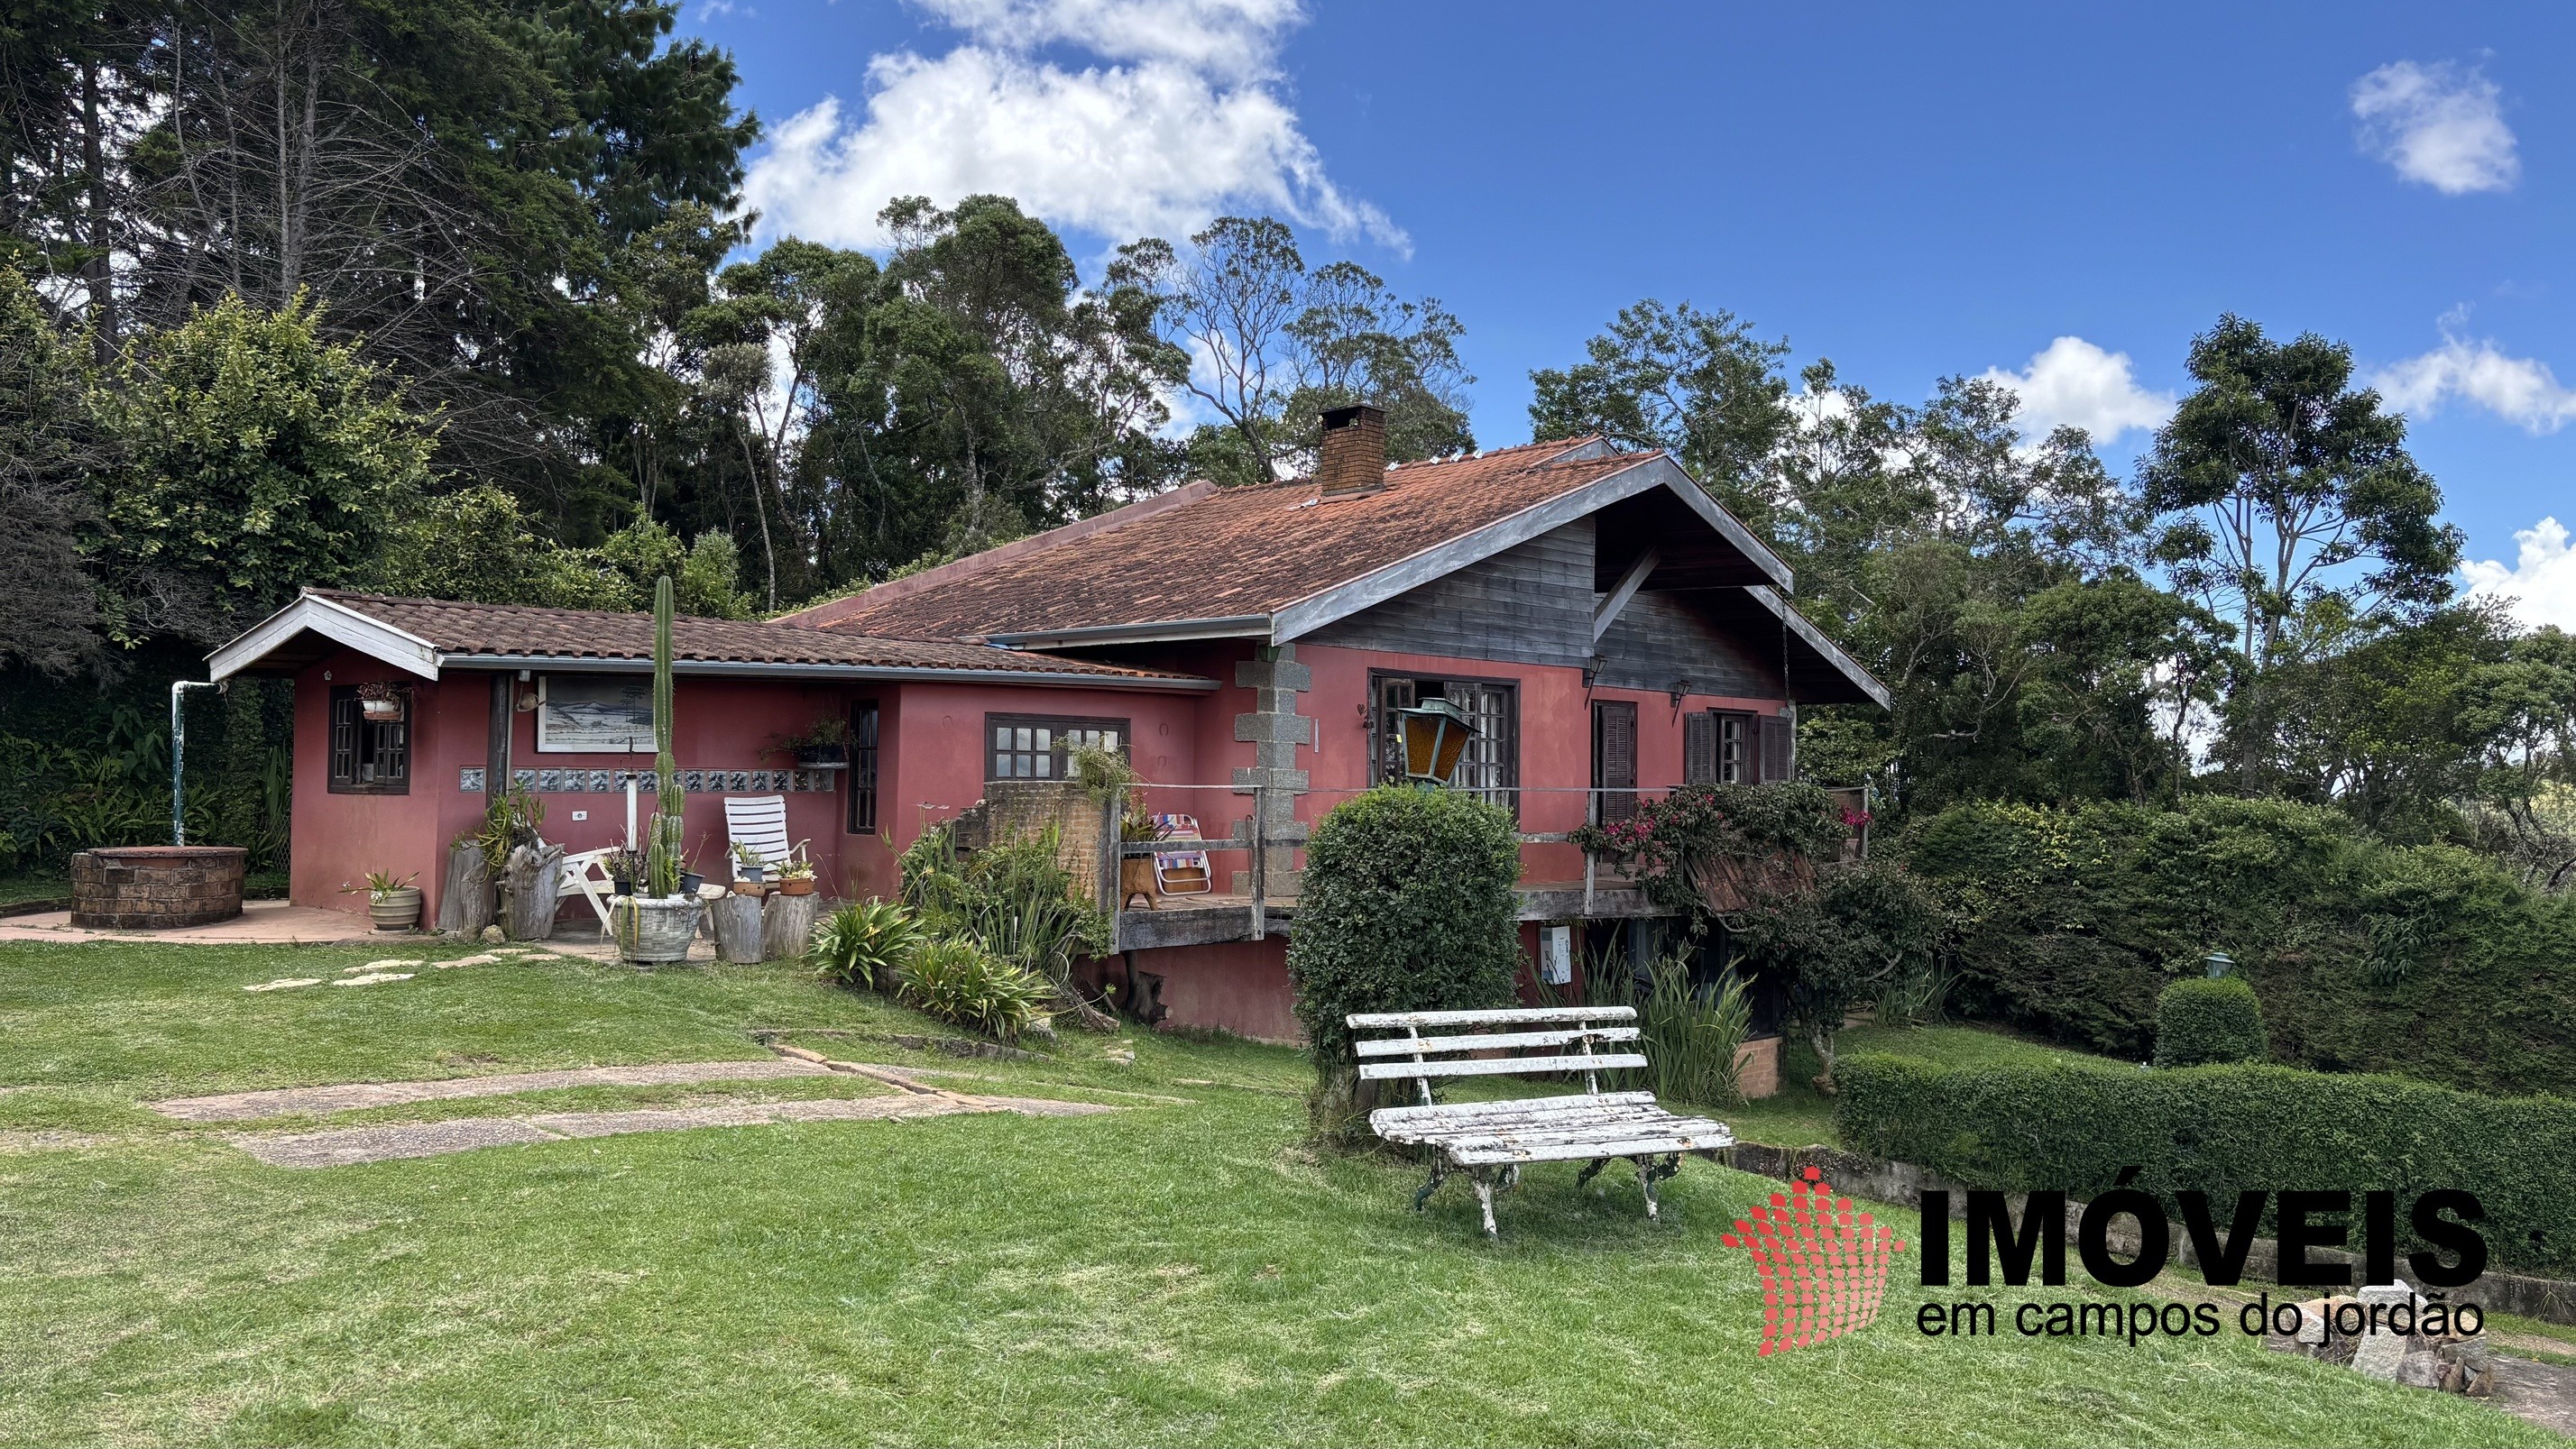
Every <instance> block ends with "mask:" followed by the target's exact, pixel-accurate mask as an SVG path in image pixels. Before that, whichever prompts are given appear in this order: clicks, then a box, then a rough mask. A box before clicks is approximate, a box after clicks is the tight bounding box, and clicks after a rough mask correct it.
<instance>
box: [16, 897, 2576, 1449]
mask: <svg viewBox="0 0 2576 1449" xmlns="http://www.w3.org/2000/svg"><path fill="white" fill-rule="evenodd" d="M370 954H372V953H370V952H366V951H357V950H326V949H304V950H219V949H212V948H159V949H155V948H149V947H134V946H84V947H67V946H20V947H0V1086H5V1087H10V1088H15V1090H9V1091H6V1092H0V1243H5V1244H7V1256H6V1258H5V1260H0V1261H5V1262H6V1264H7V1269H8V1271H6V1272H5V1273H0V1442H8V1443H29V1444H38V1443H41V1444H63V1443H92V1442H115V1443H126V1442H147V1443H163V1442H182V1443H204V1442H223V1443H246V1444H259V1443H329V1444H371V1445H372V1444H413V1443H419V1444H445V1443H460V1442H472V1443H505V1444H519V1443H566V1442H578V1443H602V1444H669V1443H763V1444H771V1443H775V1444H809V1443H853V1442H893V1443H926V1444H946V1443H978V1444H982V1443H1052V1442H1068V1443H1107V1444H1127V1443H1158V1444H1159V1443H1175V1444H1198V1443H1224V1444H1234V1443H1275V1442H1300V1443H1372V1444H1375V1443H1422V1444H1468V1443H1477V1444H1483V1443H1495V1444H1551V1445H1553V1444H1629V1443H1640V1444H1644V1443H1756V1444H1773V1443H1801V1444H1804V1443H1819V1442H1821V1443H1888V1444H1895V1443H1909V1444H1910V1443H1923V1444H2056V1443H2100V1444H2144V1443H2171V1444H2221V1443H2253V1444H2360V1443H2373V1444H2379V1443H2386V1444H2542V1443H2555V1442H2561V1441H2557V1440H2554V1439H2552V1438H2551V1437H2550V1436H2548V1435H2546V1434H2545V1433H2543V1432H2542V1431H2539V1430H2537V1429H2534V1428H2531V1427H2529V1426H2526V1425H2524V1424H2522V1423H2520V1422H2519V1421H2517V1420H2514V1419H2511V1418H2509V1417H2507V1416H2505V1415H2503V1414H2501V1413H2499V1412H2497V1411H2496V1410H2494V1409H2492V1408H2491V1407H2489V1406H2487V1405H2485V1404H2479V1403H2472V1402H2469V1401H2466V1400H2462V1399H2457V1398H2449V1397H2444V1396H2439V1395H2433V1394H2425V1393H2417V1392H2411V1391H2406V1390H2400V1389H2395V1388H2390V1387H2385V1386H2381V1385H2377V1384H2372V1383H2368V1382H2366V1381H2361V1380H2358V1379H2357V1378H2355V1376H2353V1375H2351V1374H2350V1373H2348V1372H2346V1371H2343V1370H2338V1369H2329V1368H2324V1367H2321V1366H2319V1365H2316V1364H2312V1363H2309V1362H2307V1361H2305V1360H2301V1359H2295V1358H2291V1357H2287V1356H2282V1355H2273V1354H2267V1353H2265V1352H2263V1351H2262V1350H2261V1349H2260V1348H2259V1347H2258V1346H2255V1345H2253V1344H2251V1343H2249V1342H2248V1341H2246V1340H2244V1339H2242V1338H2241V1337H2237V1336H2235V1335H2233V1334H2228V1335H2224V1336H2221V1337H2218V1338H2214V1339H2208V1340H2186V1341H2182V1342H2174V1341H2170V1340H2156V1339H2151V1340H2148V1341H2146V1342H2144V1343H2142V1344H2140V1345H2139V1346H2138V1347H2136V1348H2131V1347H2129V1346H2128V1345H2127V1344H2126V1343H2124V1342H2121V1341H2118V1340H2110V1341H2105V1340H2099V1339H2096V1340H2081V1341H2077V1340H2026V1339H2021V1338H2018V1337H2006V1338H2003V1339H1998V1340H1983V1341H1975V1342H1961V1341H1957V1340H1951V1339H1939V1340H1934V1339H1927V1338H1924V1337H1922V1336H1921V1335H1919V1334H1918V1333H1916V1332H1915V1331H1914V1329H1913V1327H1912V1317H1913V1309H1914V1307H1915V1306H1916V1304H1917V1303H1919V1302H1921V1301H1923V1300H1924V1298H1925V1296H1926V1295H1925V1290H1922V1289H1920V1288H1918V1287H1915V1286H1912V1273H1911V1271H1910V1264H1909V1263H1906V1262H1904V1261H1903V1260H1900V1263H1899V1272H1898V1274H1897V1275H1896V1278H1895V1279H1894V1280H1893V1281H1892V1282H1891V1286H1890V1294H1889V1302H1888V1309H1887V1313H1886V1316H1885V1318H1884V1320H1883V1321H1882V1322H1881V1323H1879V1324H1878V1325H1877V1326H1876V1327H1874V1328H1871V1329H1869V1330H1867V1331H1865V1332H1862V1333H1859V1334H1856V1335H1853V1336H1851V1337H1848V1338H1845V1339H1841V1340H1837V1341H1835V1342H1833V1343H1830V1344H1827V1345H1824V1346H1821V1347H1817V1348H1812V1349H1807V1350H1803V1351H1799V1352H1794V1353H1789V1354H1785V1355H1781V1356H1778V1357H1775V1358H1771V1359H1757V1358H1756V1357H1755V1355H1754V1353H1753V1348H1754V1345H1755V1343H1756V1340H1757V1333H1758V1324H1759V1316H1760V1295H1759V1292H1758V1289H1757V1288H1756V1286H1755V1278H1754V1276H1753V1272H1752V1270H1751V1268H1750V1267H1749V1266H1748V1265H1747V1263H1746V1262H1745V1261H1744V1258H1743V1255H1742V1254H1740V1253H1737V1252H1734V1251H1731V1250H1728V1249H1725V1248H1723V1247H1722V1246H1721V1245H1720V1243H1719V1242H1718V1238H1719V1235H1720V1234H1721V1233H1723V1232H1724V1231H1726V1230H1727V1228H1728V1227H1729V1225H1730V1220H1731V1219H1732V1218H1733V1217H1734V1216H1735V1215H1736V1214H1737V1213H1738V1212H1740V1211H1742V1210H1743V1208H1744V1207H1745V1206H1747V1205H1748V1204H1750V1203H1752V1202H1754V1201H1757V1200H1758V1199H1759V1197H1760V1196H1761V1195H1763V1194H1766V1193H1768V1192H1769V1191H1770V1190H1771V1189H1772V1187H1773V1186H1774V1184H1771V1183H1768V1182H1766V1181H1764V1180H1761V1179H1757V1178H1751V1177H1746V1176H1742V1175H1738V1174H1735V1173H1731V1172H1728V1171H1725V1170H1723V1169H1718V1168H1714V1167H1709V1166H1707V1165H1705V1164H1692V1165H1691V1166H1689V1167H1687V1168H1686V1169H1685V1170H1684V1171H1683V1173H1682V1175H1681V1176H1680V1177H1679V1178H1678V1179H1676V1180H1675V1181H1674V1182H1672V1183H1670V1184H1668V1185H1667V1194H1668V1196H1667V1220H1666V1222H1665V1223H1663V1224H1662V1225H1660V1226H1655V1227H1649V1226H1648V1225H1647V1224H1646V1223H1645V1222H1644V1221H1643V1216H1642V1214H1641V1212H1640V1211H1639V1210H1638V1201H1637V1197H1636V1190H1635V1187H1634V1186H1633V1183H1625V1182H1611V1183H1607V1184H1596V1186H1606V1190H1605V1191H1602V1192H1599V1193H1595V1192H1592V1191H1586V1192H1581V1193H1578V1192H1576V1191H1575V1190H1574V1188H1573V1185H1572V1184H1573V1175H1574V1170H1573V1168H1571V1167H1547V1168H1541V1169H1538V1170H1536V1171H1534V1172H1533V1173H1532V1174H1531V1175H1530V1180H1529V1181H1528V1183H1527V1184H1526V1185H1525V1186H1524V1188H1523V1190H1521V1191H1519V1192H1516V1193H1513V1194H1511V1195H1509V1196H1508V1197H1506V1198H1505V1199H1504V1202H1503V1218H1504V1230H1505V1238H1504V1240H1503V1242H1502V1243H1501V1244H1500V1245H1499V1246H1494V1245H1488V1244H1487V1243H1485V1242H1483V1241H1482V1240H1481V1237H1480V1235H1479V1234H1478V1233H1477V1232H1476V1231H1475V1228H1474V1225H1473V1221H1472V1217H1473V1209H1472V1206H1471V1202H1472V1199H1471V1198H1470V1197H1469V1196H1468V1195H1467V1194H1466V1193H1465V1192H1463V1191H1460V1190H1457V1189H1451V1190H1449V1191H1448V1192H1446V1193H1444V1195H1443V1196H1442V1197H1441V1198H1439V1199H1438V1200H1436V1201H1435V1202H1434V1203H1433V1205H1432V1208H1431V1210H1430V1211H1429V1212H1427V1213H1424V1214H1421V1215H1416V1214H1413V1213H1411V1212H1409V1211H1407V1210H1406V1205H1405V1204H1406V1198H1407V1195H1408V1192H1409V1189H1410V1188H1411V1187H1412V1186H1413V1185H1414V1183H1415V1182H1416V1181H1417V1179H1418V1171H1417V1170H1416V1169H1414V1168H1412V1167H1409V1166H1406V1165H1404V1164H1400V1163H1395V1162H1389V1161H1384V1160H1381V1159H1376V1158H1362V1159H1349V1158H1338V1157H1319V1156H1317V1155H1315V1154H1313V1153H1311V1152H1309V1151H1307V1150H1306V1149H1305V1148H1304V1147H1302V1146H1301V1145H1300V1134H1301V1128H1302V1109H1301V1106H1300V1102H1299V1099H1298V1096H1297V1092H1298V1089H1299V1087H1300V1085H1301V1083H1302V1081H1303V1079H1304V1073H1305V1068H1304V1066H1303V1064H1302V1062H1301V1061H1300V1060H1299V1058H1298V1057H1297V1055H1296V1054H1295V1053H1293V1052H1289V1051H1285V1050H1279V1049H1274V1048H1263V1047H1256V1046H1249V1045H1244V1044H1240V1043H1231V1042H1225V1041H1208V1042H1184V1041H1176V1040H1171V1039H1167V1038H1158V1037H1155V1036H1152V1035H1150V1034H1137V1035H1135V1036H1133V1037H1132V1038H1129V1039H1128V1040H1127V1042H1126V1043H1125V1044H1128V1045H1132V1046H1133V1048H1134V1051H1135V1057H1136V1060H1135V1063H1134V1065H1132V1066H1127V1065H1121V1064H1118V1063H1116V1062H1114V1061H1112V1060H1110V1059H1109V1057H1108V1056H1107V1054H1106V1053H1105V1052H1104V1050H1103V1048H1104V1046H1105V1045H1107V1043H1104V1041H1103V1040H1102V1039H1101V1038H1098V1037H1070V1038H1068V1039H1067V1040H1066V1041H1065V1042H1064V1044H1063V1047H1062V1050H1061V1054H1060V1056H1059V1057H1058V1059H1056V1060H1052V1061H1047V1062H1040V1063H1026V1062H998V1061H982V1060H977V1061H971V1062H957V1061H954V1060H952V1059H947V1058H930V1057H920V1056H911V1055H908V1054H906V1053H903V1052H901V1051H900V1050H899V1049H897V1048H895V1047H893V1046H892V1045H891V1044H888V1043H885V1042H882V1041H870V1040H867V1039H866V1038H864V1037H837V1038H834V1037H822V1036H815V1037H810V1038H807V1040H808V1041H809V1042H810V1043H811V1044H813V1045H815V1046H817V1047H821V1048H824V1049H826V1050H828V1051H830V1052H831V1053H832V1054H834V1055H837V1056H843V1057H848V1058H854V1059H863V1060H879V1061H893V1060H906V1061H911V1062H914V1063H916V1064H920V1063H940V1064H945V1065H947V1066H949V1067H952V1068H954V1069H956V1070H959V1071H963V1072H973V1073H980V1074H984V1075H987V1076H991V1077H998V1078H1002V1079H1005V1083H1006V1084H1004V1083H991V1082H976V1081H964V1082H961V1085H966V1086H969V1087H973V1088H975V1089H978V1090H990V1091H996V1092H1000V1091H1012V1092H1019V1093H1023V1094H1031V1095H1048V1094H1055V1095H1065V1096H1075V1097H1085V1098H1090V1099H1094V1100H1101V1101H1120V1102H1127V1103H1132V1104H1134V1105H1133V1107H1132V1109H1131V1110H1127V1111H1122V1112H1118V1113H1115V1114H1110V1115H1106V1116H1095V1117H1085V1118H1066V1119H1025V1118H1017V1117H952V1118H946V1119H941V1120H934V1121H926V1122H917V1123H910V1124H897V1123H834V1124H812V1125H804V1126H772V1127H755V1128H740V1129H708V1130H702V1131H694V1132H683V1133H665V1134H653V1135H642V1136H630V1137H618V1138H608V1139H601V1140H591V1141H565V1142H555V1143H547V1144H542V1145H538V1146H533V1147H511V1148H497V1149H490V1150H486V1151H482V1152H475V1153H467V1154H461V1155H457V1156H452V1157H444V1158H431V1159H423V1160H418V1161H411V1162H388V1163H379V1164H375V1165H371V1166H364V1167H342V1168H332V1169H326V1170H322V1171H307V1172H295V1171H286V1170H281V1169H274V1168H268V1167H263V1166H261V1165H259V1164H258V1163H255V1162H253V1161H252V1160H251V1159H249V1158H248V1157H246V1156H244V1155H242V1154H241V1153H239V1152H238V1151H236V1150H235V1149H233V1148H231V1147H230V1146H228V1145H226V1143H225V1141H224V1132H225V1130H228V1129H217V1128H214V1127H182V1126H178V1125H175V1124H168V1123H164V1122H161V1121H160V1120H159V1119H157V1118H153V1117H151V1116H150V1115H149V1114H146V1113H143V1112H141V1111H140V1110H139V1109H138V1108H137V1106H136V1103H138V1102H139V1101H142V1100H148V1099H149V1098H152V1097H155V1096H159V1095H163V1094H167V1093H175V1092H187V1093H202V1092H212V1091H220V1090H228V1089H240V1088H249V1087H273V1086H284V1085H294V1084H318V1083H325V1082H333V1081H346V1080H356V1079H365V1078H378V1079H397V1078H406V1077H414V1076H437V1075H453V1074H460V1073H479V1072H491V1071H502V1070H514V1069H529V1068H543V1067H560V1066H570V1065H579V1064H585V1063H594V1062H596V1063H606V1062H652V1061H679V1060H716V1059H725V1058H734V1057H740V1058H752V1057H755V1056H757V1055H759V1049H758V1048H757V1047H755V1046H754V1045H752V1043H751V1042H750V1040H749V1038H748V1037H747V1036H746V1034H745V1028H747V1027H750V1026H754V1025H768V1026H803V1027H808V1028H820V1027H830V1028H839V1029H843V1030H847V1031H855V1032H869V1031H880V1030H887V1029H892V1028H898V1027H899V1028H901V1029H906V1030H914V1031H919V1030H925V1029H927V1030H933V1031H936V1030H938V1029H937V1028H925V1027H924V1026H923V1024H922V1023H920V1022H919V1020H918V1019H917V1018H912V1017H909V1016H906V1015H904V1014H902V1013H899V1012H896V1011H894V1010H892V1009H891V1008H888V1007H885V1006H883V1005H882V1004H880V1003H877V1002H875V1001H873V1000H870V999H866V998H861V997H856V996H852V995H849V994H846V993H841V992H836V991H832V990H828V989H825V988H823V987H820V986H818V985H816V984H814V983H812V982H810V981H808V980H805V979H803V978H802V977H801V976H800V974H799V973H797V972H796V971H794V970H792V969H790V968H777V967H771V968H722V969H703V970H683V971H675V972H668V973H656V974H652V975H639V974H637V973H634V972H631V971H626V970H622V969H617V968H610V967H599V966H591V965H587V964H580V963H573V962H566V961H555V960H550V961H546V962H544V963H542V964H536V965H526V966H478V967H468V968H463V969H459V970H455V971H437V972H424V973H423V974H422V975H421V976H420V977H419V978H417V979H415V980H412V981H406V982H394V983H387V984H384V985H379V986H373V987H367V988H362V989H357V990H337V989H333V988H328V987H317V988H310V989H307V990H303V991H287V992H277V993H271V994H265V995H248V994H245V993H243V992H242V991H241V990H240V987H241V986H242V985H243V984H246V983H249V982H255V981H262V980H266V979H269V978H271V977H276V976H286V975H296V976H329V975H332V974H334V973H336V972H337V971H338V970H339V968H340V967H342V966H345V965H350V964H354V963H356V962H358V961H361V960H364V959H366V958H367V957H368V956H369V955H370ZM450 954H455V953H453V952H451V953H450ZM1961 1049H1963V1050H1964V1049H1967V1048H1966V1047H1964V1046H1963V1047H1962V1048H1961ZM836 1089H842V1088H837V1087H836V1088H825V1087H816V1086H808V1085H807V1084H805V1083H803V1082H795V1083H774V1084H769V1088H768V1090H772V1091H779V1092H785V1091H789V1090H797V1091H812V1090H836ZM692 1090H703V1089H692ZM846 1090H851V1091H865V1090H868V1088H866V1087H865V1086H864V1085H863V1084H855V1083H854V1084H850V1085H849V1086H848V1087H847V1088H846ZM1122 1092H1123V1093H1131V1094H1132V1093H1151V1094H1159V1095H1164V1096H1172V1097H1180V1098H1185V1099H1187V1103H1188V1104H1187V1105H1161V1104H1156V1103H1154V1102H1152V1101H1150V1100H1149V1099H1147V1098H1145V1097H1140V1096H1132V1095H1131V1096H1113V1095H1111V1094H1113V1093H1122ZM581 1100H584V1101H590V1100H624V1098H623V1097H619V1096H617V1095H616V1094H610V1096H608V1097H602V1098H589V1097H585V1098H582V1099H581ZM547 1105H549V1106H559V1105H561V1100H560V1099H557V1100H554V1101H549V1102H548V1103H547ZM440 1110H441V1111H446V1112H454V1111H461V1110H475V1111H489V1110H493V1108H492V1107H491V1105H490V1104H489V1102H488V1100H487V1101H485V1102H479V1103H474V1104H470V1105H469V1104H461V1103H460V1104H447V1105H446V1106H444V1107H443V1108H441V1109H440ZM405 1113H412V1114H413V1115H430V1114H429V1113H427V1112H425V1111H415V1110H414V1109H402V1111H399V1112H378V1113H374V1114H370V1117H371V1118H372V1119H375V1120H381V1119H383V1118H384V1117H386V1116H389V1115H404V1114H405ZM48 1129H55V1130H67V1131H69V1132H71V1133H72V1134H74V1135H73V1136H72V1137H70V1138H69V1139H66V1138H64V1137H60V1136H52V1135H47V1136H38V1135H35V1134H37V1133H40V1132H45V1131H47V1130H48ZM67 1142H68V1145H66V1143H67ZM1893 1220H1896V1221H1900V1222H1905V1225H1906V1227H1908V1228H1910V1227H1911V1223H1910V1222H1908V1221H1906V1220H1905V1219H1904V1218H1902V1217H1897V1218H1895V1219H1893ZM1906 1236H1907V1237H1908V1238H1909V1239H1910V1238H1911V1236H1912V1235H1911V1233H1910V1231H1909V1232H1907V1234H1906ZM2072 1291H2073V1290H2057V1293H2058V1295H2059V1296H2062V1295H2063V1294H2064V1293H2068V1292H2072ZM2014 1296H2016V1295H2013V1294H2011V1293H2010V1292H2009V1291H2007V1292H2005V1293H2002V1294H1999V1295H1998V1297H1999V1298H2000V1299H2001V1300H2002V1301H2003V1303H2004V1306H2005V1308H2006V1310H2007V1316H2008V1312H2009V1308H2010V1306H2011V1299H2012V1298H2013V1297H2014Z"/></svg>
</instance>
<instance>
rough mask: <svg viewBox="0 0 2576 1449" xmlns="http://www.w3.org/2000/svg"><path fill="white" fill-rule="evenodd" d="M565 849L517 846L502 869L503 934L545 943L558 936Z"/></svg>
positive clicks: (513, 938) (514, 939)
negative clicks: (557, 906)
mask: <svg viewBox="0 0 2576 1449" xmlns="http://www.w3.org/2000/svg"><path fill="white" fill-rule="evenodd" d="M563 856H564V848H563V847H562V846H560V845H549V846H547V847H545V848H544V849H543V850H539V849H536V848H534V847H531V846H525V845H521V846H517V847H514V848H513V849H512V850H511V851H510V858H509V859H508V860H507V861H505V862H503V863H502V866H501V934H502V935H505V936H507V937H509V938H510V939H511V940H513V941H542V940H544V939H546V938H547V937H549V936H551V935H553V934H554V933H555V907H556V905H557V904H558V903H559V902H560V900H561V896H562V891H563Z"/></svg>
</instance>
